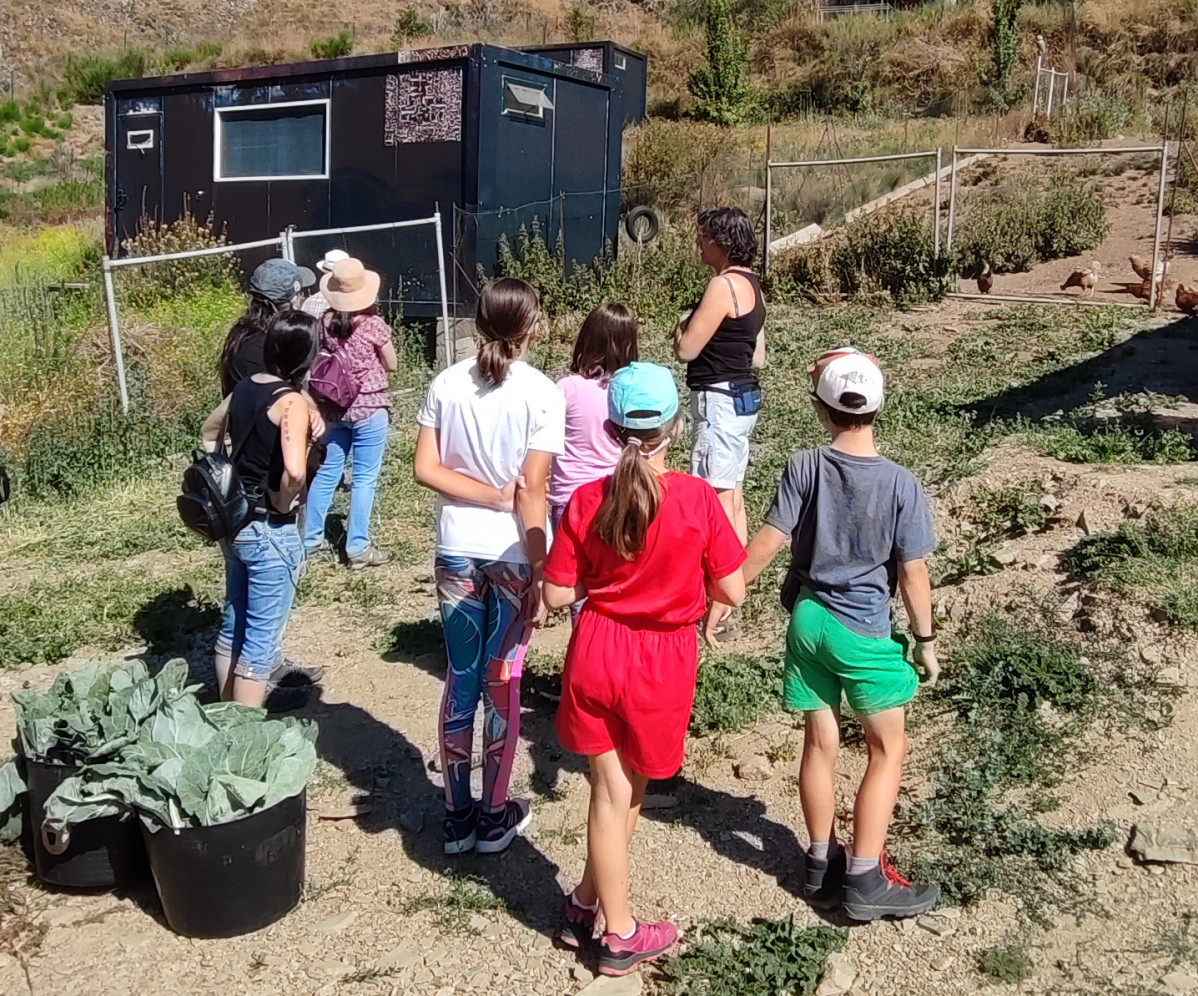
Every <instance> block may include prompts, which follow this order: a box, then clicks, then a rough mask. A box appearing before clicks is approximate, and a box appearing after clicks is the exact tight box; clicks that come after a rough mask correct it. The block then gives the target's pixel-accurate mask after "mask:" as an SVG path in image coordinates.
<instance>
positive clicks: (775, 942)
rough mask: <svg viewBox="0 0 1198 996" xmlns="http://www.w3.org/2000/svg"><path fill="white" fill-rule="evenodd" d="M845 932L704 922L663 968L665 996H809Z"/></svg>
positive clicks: (777, 923)
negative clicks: (683, 950)
mask: <svg viewBox="0 0 1198 996" xmlns="http://www.w3.org/2000/svg"><path fill="white" fill-rule="evenodd" d="M847 939H848V935H847V932H846V931H843V930H835V929H833V928H830V927H808V928H806V929H802V928H800V927H798V926H796V925H795V922H794V916H793V914H792V915H791V916H788V917H785V918H784V919H781V920H766V919H756V920H753V921H752V922H751V923H747V924H746V923H741V922H739V921H737V920H733V919H729V918H725V919H722V920H716V921H713V922H711V923H706V924H703V925H702V926H700V927H699V928H697V929H696V930H695V932H694V933H693V934H692V935H691V936H690V937H688V939H687V949H686V952H685V953H684V954H681V955H677V956H675V957H672V958H670V959H668V960H667V961H666V962H665V963H664V964H663V965H662V967H661V972H662V976H663V978H662V981H661V982H660V983H659V987H660V991H661V992H662V993H664V994H666V996H778V994H780V993H790V994H803V996H810V994H811V993H814V992H815V989H816V986H818V985H819V980H820V976H821V975H822V974H823V971H824V963H825V962H826V961H827V959H828V955H830V954H832V953H833V952H834V951H838V950H840V948H842V947H843V946H844V944H845V941H846V940H847Z"/></svg>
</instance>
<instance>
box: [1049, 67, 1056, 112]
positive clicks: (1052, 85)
mask: <svg viewBox="0 0 1198 996" xmlns="http://www.w3.org/2000/svg"><path fill="white" fill-rule="evenodd" d="M1056 85H1057V73H1056V70H1055V69H1050V70H1049V72H1048V116H1049V117H1050V118H1051V117H1052V92H1053V90H1054V89H1055V88H1056Z"/></svg>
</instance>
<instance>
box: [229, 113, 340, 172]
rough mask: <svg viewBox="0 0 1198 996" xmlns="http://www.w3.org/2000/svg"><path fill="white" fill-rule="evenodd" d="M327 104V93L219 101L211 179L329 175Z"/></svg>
mask: <svg viewBox="0 0 1198 996" xmlns="http://www.w3.org/2000/svg"><path fill="white" fill-rule="evenodd" d="M329 104H330V101H329V100H328V99H327V98H326V99H324V100H292V101H283V102H280V103H277V104H251V105H246V106H242V107H218V108H217V109H216V118H215V128H216V141H215V143H214V155H213V166H212V176H213V179H214V180H217V181H241V180H323V179H328V176H329V136H330V123H329Z"/></svg>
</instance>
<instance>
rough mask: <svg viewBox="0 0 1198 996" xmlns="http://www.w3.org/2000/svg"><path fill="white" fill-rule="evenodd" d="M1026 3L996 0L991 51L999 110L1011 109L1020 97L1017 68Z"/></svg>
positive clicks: (994, 85) (1023, 1)
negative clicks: (1022, 15)
mask: <svg viewBox="0 0 1198 996" xmlns="http://www.w3.org/2000/svg"><path fill="white" fill-rule="evenodd" d="M1025 3H1026V0H994V24H993V26H992V27H991V29H990V50H991V52H992V53H993V55H994V76H993V79H992V86H993V92H994V96H995V100H996V102H997V103H998V104H999V106H1000V107H1010V106H1011V104H1013V103H1014V102H1015V100H1016V98H1017V96H1018V90H1017V88H1016V87H1015V83H1014V75H1015V69H1016V67H1017V66H1018V65H1019V11H1020V9H1021V8H1022V7H1023V5H1024V4H1025Z"/></svg>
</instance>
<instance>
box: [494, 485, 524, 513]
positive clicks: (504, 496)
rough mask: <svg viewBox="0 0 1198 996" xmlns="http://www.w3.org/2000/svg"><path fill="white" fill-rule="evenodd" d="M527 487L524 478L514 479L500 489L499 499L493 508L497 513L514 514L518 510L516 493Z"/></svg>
mask: <svg viewBox="0 0 1198 996" xmlns="http://www.w3.org/2000/svg"><path fill="white" fill-rule="evenodd" d="M523 487H525V481H524V478H523V477H513V478H512V479H511V480H510V481H508V482H507V484H505V485H504V486H503V487H502V488H500V489H499V497H498V498H497V499H496V500H495V504H494V505H493V506H492V507H493V508H494V509H495V510H496V511H497V512H514V511H515V510H516V493H517V492H518V491H519V490H520V489H521V488H523Z"/></svg>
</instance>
